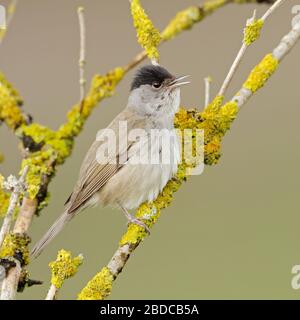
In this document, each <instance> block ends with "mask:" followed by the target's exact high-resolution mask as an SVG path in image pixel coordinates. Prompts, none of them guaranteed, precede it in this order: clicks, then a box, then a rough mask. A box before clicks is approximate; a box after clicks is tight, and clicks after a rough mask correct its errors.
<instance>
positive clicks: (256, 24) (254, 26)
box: [218, 0, 285, 97]
mask: <svg viewBox="0 0 300 320" xmlns="http://www.w3.org/2000/svg"><path fill="white" fill-rule="evenodd" d="M284 1H285V0H277V1H276V2H275V3H274V4H273V5H272V6H271V7H270V8H269V9H268V10H267V11H266V13H265V14H264V15H263V16H262V17H261V18H260V19H256V10H254V14H253V16H252V18H251V19H248V21H247V25H246V27H245V29H244V39H243V44H242V46H241V48H240V50H239V52H238V54H237V56H236V58H235V60H234V62H233V64H232V66H231V68H230V70H229V72H228V75H227V76H226V78H225V80H224V83H223V85H222V86H221V89H220V91H219V93H218V96H220V97H221V96H224V95H225V92H226V90H227V88H228V86H229V84H230V82H231V80H232V78H233V76H234V74H235V73H236V71H237V69H238V67H239V65H240V63H241V61H242V58H243V57H244V55H245V53H246V51H247V48H248V47H249V46H250V45H251V44H253V43H254V42H255V41H256V40H257V39H259V37H260V33H261V30H262V27H263V26H264V23H265V21H266V20H267V18H268V17H270V15H271V14H272V13H273V12H274V11H275V10H276V9H277V8H279V6H281V5H282V4H283V2H284Z"/></svg>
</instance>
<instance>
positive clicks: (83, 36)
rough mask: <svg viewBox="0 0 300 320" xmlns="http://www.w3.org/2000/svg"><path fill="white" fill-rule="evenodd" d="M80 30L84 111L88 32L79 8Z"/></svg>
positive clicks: (82, 11)
mask: <svg viewBox="0 0 300 320" xmlns="http://www.w3.org/2000/svg"><path fill="white" fill-rule="evenodd" d="M77 13H78V20H79V28H80V54H79V84H80V104H81V106H80V110H81V111H82V108H83V103H84V97H85V85H86V79H85V76H84V73H85V64H86V57H85V56H86V54H85V52H86V30H85V19H84V8H83V7H79V8H78V10H77Z"/></svg>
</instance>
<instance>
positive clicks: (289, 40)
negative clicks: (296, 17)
mask: <svg viewBox="0 0 300 320" xmlns="http://www.w3.org/2000/svg"><path fill="white" fill-rule="evenodd" d="M299 38H300V21H299V22H298V23H296V24H295V25H294V26H293V28H292V30H291V31H290V32H289V33H288V34H287V35H285V36H284V37H283V38H282V39H281V41H280V43H279V45H278V46H277V47H276V48H275V49H274V50H273V52H272V56H273V57H274V58H275V59H277V60H278V61H279V62H281V61H282V60H283V58H284V57H285V56H286V55H287V54H288V53H289V52H290V50H291V49H292V48H293V47H294V46H295V44H296V43H297V42H298V40H299ZM253 94H254V93H253V92H252V91H251V90H249V89H247V88H245V87H242V88H241V89H240V90H239V91H238V93H237V94H236V95H235V96H234V97H233V98H232V99H231V101H235V102H237V104H238V107H239V108H241V107H242V106H244V105H245V104H246V102H247V101H248V100H249V99H250V98H251V97H252V96H253Z"/></svg>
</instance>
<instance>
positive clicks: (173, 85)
mask: <svg viewBox="0 0 300 320" xmlns="http://www.w3.org/2000/svg"><path fill="white" fill-rule="evenodd" d="M188 77H189V76H183V77H178V78H175V79H174V80H172V81H171V82H170V83H169V85H168V88H171V89H173V88H177V87H181V86H184V85H185V84H189V83H191V82H190V81H182V80H184V79H186V78H188Z"/></svg>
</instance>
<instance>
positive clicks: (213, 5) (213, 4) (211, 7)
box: [203, 0, 227, 14]
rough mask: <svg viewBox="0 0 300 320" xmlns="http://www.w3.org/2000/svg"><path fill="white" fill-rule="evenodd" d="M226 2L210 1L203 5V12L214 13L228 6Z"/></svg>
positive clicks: (224, 0) (221, 0) (220, 0)
mask: <svg viewBox="0 0 300 320" xmlns="http://www.w3.org/2000/svg"><path fill="white" fill-rule="evenodd" d="M226 2H227V1H226V0H210V1H206V2H204V4H203V10H204V11H205V12H206V13H207V14H210V13H212V12H214V11H215V10H217V9H219V8H220V7H222V6H224V4H226Z"/></svg>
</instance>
